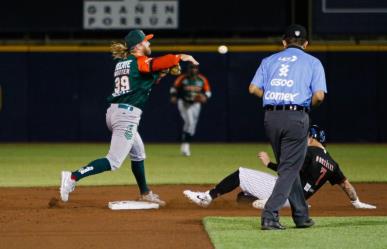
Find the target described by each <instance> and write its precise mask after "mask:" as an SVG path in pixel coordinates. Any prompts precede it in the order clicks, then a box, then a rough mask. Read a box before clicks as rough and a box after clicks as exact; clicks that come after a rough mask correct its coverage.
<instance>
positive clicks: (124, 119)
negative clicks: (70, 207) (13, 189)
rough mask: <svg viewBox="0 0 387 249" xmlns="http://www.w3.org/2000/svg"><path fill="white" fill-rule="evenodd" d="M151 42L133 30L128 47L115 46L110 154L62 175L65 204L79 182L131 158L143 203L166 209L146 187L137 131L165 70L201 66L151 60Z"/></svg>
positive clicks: (177, 59)
mask: <svg viewBox="0 0 387 249" xmlns="http://www.w3.org/2000/svg"><path fill="white" fill-rule="evenodd" d="M152 38H153V35H152V34H150V35H147V36H145V34H144V32H143V31H142V30H133V31H131V32H129V34H128V35H127V36H126V37H125V43H113V44H112V47H111V50H112V54H113V58H114V59H116V60H117V63H116V65H115V70H114V84H115V89H114V92H113V93H112V95H110V96H109V97H108V102H109V103H110V107H109V108H108V110H107V113H106V123H107V126H108V128H109V130H111V131H112V138H111V144H110V150H109V153H108V154H107V156H106V157H102V158H99V159H97V160H94V161H92V162H90V163H89V164H87V165H86V166H84V167H82V168H80V169H79V170H76V171H73V172H69V171H62V174H61V187H60V196H61V199H62V201H64V202H66V201H68V198H69V194H70V192H72V191H73V190H74V188H75V184H76V182H77V181H79V180H81V179H82V178H84V177H87V176H90V175H95V174H99V173H102V172H104V171H114V170H116V169H118V168H119V167H120V166H121V165H122V163H123V161H124V160H125V158H126V157H127V155H128V154H129V155H130V158H131V161H132V172H133V174H134V176H135V178H136V181H137V184H138V186H139V189H140V193H141V197H140V200H144V201H149V202H155V203H158V204H160V205H161V206H163V205H165V202H164V201H162V200H160V198H159V196H158V195H156V194H154V193H153V192H152V191H150V189H149V187H148V185H147V183H146V178H145V169H144V160H145V149H144V144H143V142H142V139H141V137H140V134H139V133H138V131H137V128H138V125H139V123H140V119H141V114H142V109H143V107H144V105H145V103H146V101H147V100H148V97H149V94H150V92H151V90H152V87H153V86H154V84H155V83H156V82H158V80H159V77H160V74H162V75H165V74H164V72H165V70H167V69H169V68H172V67H175V66H178V64H179V62H180V60H182V61H189V62H191V63H193V64H198V62H197V61H196V60H195V59H194V58H193V57H192V56H190V55H185V54H180V55H172V54H169V55H165V56H161V57H157V58H151V57H148V56H150V54H151V48H150V43H149V40H150V39H152Z"/></svg>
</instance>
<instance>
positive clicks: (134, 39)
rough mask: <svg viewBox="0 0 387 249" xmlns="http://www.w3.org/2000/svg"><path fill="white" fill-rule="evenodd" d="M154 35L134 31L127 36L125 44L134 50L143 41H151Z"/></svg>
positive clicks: (138, 30) (137, 30)
mask: <svg viewBox="0 0 387 249" xmlns="http://www.w3.org/2000/svg"><path fill="white" fill-rule="evenodd" d="M152 38H153V34H149V35H145V33H144V31H142V30H141V29H134V30H132V31H130V32H129V33H128V34H127V35H126V36H125V42H126V44H127V46H128V47H129V48H132V47H134V46H136V45H137V44H139V43H140V42H142V41H149V40H150V39H152Z"/></svg>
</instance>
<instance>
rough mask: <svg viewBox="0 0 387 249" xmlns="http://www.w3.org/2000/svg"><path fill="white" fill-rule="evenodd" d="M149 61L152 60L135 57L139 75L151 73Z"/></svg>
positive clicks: (144, 57)
mask: <svg viewBox="0 0 387 249" xmlns="http://www.w3.org/2000/svg"><path fill="white" fill-rule="evenodd" d="M151 60H152V58H148V57H146V56H139V57H137V67H138V71H140V72H141V73H150V72H151V67H150V62H151Z"/></svg>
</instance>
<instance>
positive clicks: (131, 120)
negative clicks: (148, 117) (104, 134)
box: [106, 104, 146, 170]
mask: <svg viewBox="0 0 387 249" xmlns="http://www.w3.org/2000/svg"><path fill="white" fill-rule="evenodd" d="M125 107H126V108H125ZM141 114H142V111H141V110H140V109H139V108H136V107H134V106H130V105H127V104H111V105H110V107H109V108H108V109H107V112H106V124H107V126H108V128H109V130H110V131H112V140H111V144H110V149H109V153H108V155H107V156H106V158H107V159H108V160H109V162H110V165H111V168H112V170H116V169H118V168H119V167H120V166H121V165H122V163H123V162H124V160H125V158H126V157H127V156H128V154H129V155H130V158H131V160H132V161H142V160H145V158H146V155H145V148H144V143H143V142H142V139H141V137H140V134H139V133H138V131H137V129H138V125H139V123H140V119H141Z"/></svg>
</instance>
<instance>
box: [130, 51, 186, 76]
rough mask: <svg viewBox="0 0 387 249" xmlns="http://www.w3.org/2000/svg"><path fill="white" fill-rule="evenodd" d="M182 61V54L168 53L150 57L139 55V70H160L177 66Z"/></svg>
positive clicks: (149, 71)
mask: <svg viewBox="0 0 387 249" xmlns="http://www.w3.org/2000/svg"><path fill="white" fill-rule="evenodd" d="M179 62H180V56H179V55H174V54H167V55H164V56H160V57H156V58H149V57H147V56H139V57H137V66H138V70H139V71H140V72H141V73H151V72H158V71H161V70H165V69H168V68H171V67H173V66H176V65H177V64H179Z"/></svg>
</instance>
